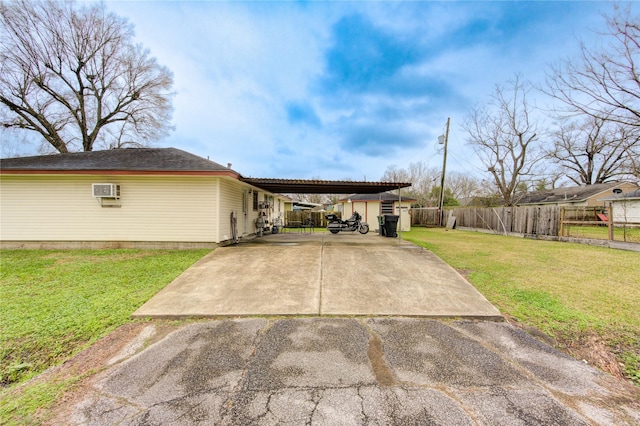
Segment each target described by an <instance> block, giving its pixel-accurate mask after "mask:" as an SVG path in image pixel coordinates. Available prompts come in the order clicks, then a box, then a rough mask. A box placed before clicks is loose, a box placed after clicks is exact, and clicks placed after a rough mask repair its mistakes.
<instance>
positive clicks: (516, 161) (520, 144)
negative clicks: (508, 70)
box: [462, 76, 541, 205]
mask: <svg viewBox="0 0 640 426" xmlns="http://www.w3.org/2000/svg"><path fill="white" fill-rule="evenodd" d="M509 83H510V87H509V88H508V89H506V88H503V87H501V86H496V90H495V94H494V95H493V97H492V100H491V101H490V102H489V104H488V105H487V106H486V107H484V108H474V109H472V110H471V112H470V114H469V115H468V116H467V118H466V119H465V121H464V123H463V124H462V127H463V129H464V130H466V131H467V133H468V135H469V136H468V139H467V142H468V143H469V144H470V145H471V146H473V148H474V149H475V152H476V154H477V155H478V158H479V159H480V161H481V162H482V163H483V165H484V166H485V167H486V168H487V171H488V172H489V173H490V174H491V176H492V178H493V182H494V183H495V185H496V188H497V190H498V191H499V193H500V194H501V195H502V197H503V199H504V202H505V204H506V205H513V204H515V203H516V202H517V199H516V197H515V195H516V192H517V189H518V184H519V183H520V182H521V181H523V180H530V179H531V175H532V174H533V172H534V167H535V165H536V163H538V162H539V161H540V159H541V156H540V152H539V150H540V147H539V142H540V140H539V139H540V138H539V133H538V130H537V125H536V122H535V120H534V119H533V118H532V117H531V112H532V110H533V107H532V106H531V105H529V103H528V102H527V93H528V92H529V91H530V85H529V84H528V83H524V82H521V81H520V78H519V76H516V78H515V79H514V80H513V81H510V82H509Z"/></svg>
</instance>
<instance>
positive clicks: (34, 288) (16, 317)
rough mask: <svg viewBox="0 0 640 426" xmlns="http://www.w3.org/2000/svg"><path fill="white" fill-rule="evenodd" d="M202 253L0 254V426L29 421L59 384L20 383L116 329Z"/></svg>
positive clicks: (62, 386)
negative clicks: (10, 393) (13, 393)
mask: <svg viewBox="0 0 640 426" xmlns="http://www.w3.org/2000/svg"><path fill="white" fill-rule="evenodd" d="M208 252H209V250H183V251H177V250H174V251H171V250H68V251H65V250H15V251H8V250H3V251H2V252H0V255H1V257H0V266H1V268H0V299H2V303H1V304H0V323H1V324H2V326H1V327H0V376H1V385H2V387H3V388H5V390H3V391H2V392H1V393H0V423H2V424H5V423H7V422H10V419H12V418H20V419H22V420H21V421H18V422H17V423H22V422H23V421H24V419H26V418H30V416H32V415H33V413H34V410H35V409H37V408H38V407H42V406H46V405H48V404H50V403H51V402H52V401H53V400H55V398H56V396H57V395H59V394H60V393H61V392H62V391H63V390H64V389H65V388H67V387H68V386H71V385H73V380H71V381H69V382H67V383H49V384H46V383H45V384H38V385H37V386H34V387H26V388H25V390H24V392H22V395H23V396H24V400H22V401H21V400H18V401H16V400H15V399H13V400H12V401H8V399H9V398H4V394H5V392H6V391H7V388H9V389H11V387H15V385H16V384H20V383H24V382H25V381H26V380H28V379H29V378H31V377H33V376H34V375H37V374H39V373H41V372H42V371H44V370H46V369H47V368H49V367H51V366H55V365H59V364H60V363H62V362H63V361H64V360H66V359H68V358H69V357H71V356H73V355H74V354H76V353H78V352H79V351H80V350H82V349H84V348H86V347H87V346H89V345H90V344H92V343H93V342H95V341H96V340H98V339H99V338H101V337H103V336H105V335H106V334H108V333H109V332H110V331H112V330H113V329H115V328H116V327H118V326H120V325H122V324H125V323H127V322H130V321H132V320H131V319H130V315H131V313H132V312H134V311H135V310H136V309H137V308H138V307H139V306H140V305H142V303H144V302H145V301H147V300H148V299H149V298H150V297H151V296H152V295H153V294H155V293H156V292H157V291H158V290H160V289H161V288H163V287H164V286H166V285H167V284H168V283H169V282H171V281H172V280H173V279H174V278H175V277H176V276H178V275H179V274H180V273H181V272H182V271H184V270H185V269H186V268H187V267H189V266H190V265H191V264H193V263H194V262H195V261H196V260H198V259H199V258H201V257H202V256H204V255H205V254H206V253H208Z"/></svg>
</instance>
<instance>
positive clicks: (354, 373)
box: [52, 235, 640, 426]
mask: <svg viewBox="0 0 640 426" xmlns="http://www.w3.org/2000/svg"><path fill="white" fill-rule="evenodd" d="M258 314H271V315H280V314H283V315H294V314H305V315H312V316H314V317H313V318H286V319H282V318H240V319H238V318H234V319H223V320H221V319H217V320H207V321H206V322H197V323H191V322H187V323H182V324H179V325H175V326H174V327H175V328H177V330H176V331H173V332H172V333H170V334H168V335H166V336H164V337H163V336H162V335H163V332H162V327H163V326H162V325H159V324H160V323H163V322H160V321H157V322H152V323H150V324H149V325H146V326H145V327H144V329H142V330H141V331H140V332H139V335H138V337H136V338H135V339H133V340H131V342H130V343H129V344H127V345H125V346H124V347H122V348H121V349H119V348H114V349H113V356H112V355H111V354H109V356H112V357H111V359H110V360H109V361H108V362H107V365H105V366H104V367H103V368H97V369H98V370H100V371H101V372H100V374H98V375H96V376H93V377H91V378H89V379H88V380H87V381H86V382H85V383H83V385H82V386H80V387H79V390H78V392H77V395H76V396H75V397H74V398H71V399H70V400H73V401H75V403H74V404H73V405H72V406H68V407H65V409H64V410H62V411H61V412H60V413H59V414H58V416H57V417H55V418H54V419H52V424H70V425H115V424H117V425H122V426H125V425H150V424H158V425H161V424H162V425H164V424H171V425H198V424H203V425H205V424H206V425H210V424H211V425H213V424H215V425H248V424H252V425H303V424H304V425H331V426H333V425H426V424H428V425H455V426H458V425H590V424H591V425H593V424H598V425H600V424H603V425H609V424H610V425H636V424H640V391H639V390H638V388H636V387H634V386H632V385H629V384H627V383H625V382H623V381H620V380H617V379H614V378H613V377H610V376H607V375H605V374H604V373H602V372H600V371H598V370H596V369H595V368H593V367H590V366H589V365H587V364H585V363H584V362H580V361H577V360H575V359H572V358H569V357H567V356H566V355H563V354H562V353H560V352H558V351H556V350H555V349H553V348H552V347H550V346H548V345H546V344H544V343H541V342H540V341H538V340H536V339H535V338H533V337H531V336H530V335H528V334H526V333H525V332H523V331H522V330H520V329H518V328H516V327H514V326H512V325H510V324H507V323H505V322H498V321H494V320H496V319H500V318H501V316H500V315H499V313H498V311H497V310H496V309H495V308H494V307H493V306H492V305H491V304H489V303H488V302H487V301H486V299H485V298H484V297H482V296H481V295H480V294H479V293H478V292H477V291H475V289H474V288H473V287H472V286H470V285H469V284H468V283H467V282H466V281H465V280H464V279H463V278H462V277H461V276H460V275H458V274H457V273H456V272H455V271H454V270H452V269H451V268H450V267H448V266H447V265H446V264H444V263H443V262H442V261H440V260H439V259H438V258H437V257H436V256H434V255H432V254H431V253H429V252H428V251H426V250H423V249H420V248H417V247H415V246H412V245H410V244H407V243H402V242H399V241H398V240H396V239H387V238H382V237H378V236H375V235H369V236H359V235H353V236H352V235H271V236H268V237H265V238H261V239H256V240H254V241H253V242H251V243H247V244H241V245H239V246H235V247H226V248H220V249H216V250H215V251H214V252H213V253H211V254H210V255H208V256H206V257H205V258H204V259H202V260H201V261H200V262H198V263H197V264H196V265H194V266H193V267H192V268H190V269H189V270H188V271H186V272H185V273H184V274H183V275H181V276H180V277H179V278H177V279H176V280H175V281H174V282H173V283H171V284H170V285H169V286H168V287H166V288H165V289H164V290H162V291H161V292H160V293H158V295H156V296H155V297H154V298H153V299H151V300H150V301H149V302H148V303H147V304H145V305H144V306H143V307H141V308H140V309H139V310H138V311H137V312H136V316H143V317H148V316H151V317H154V316H155V317H184V316H194V315H203V316H217V315H258ZM343 314H344V315H348V316H349V317H347V318H333V317H330V318H329V317H318V315H343ZM351 314H355V315H362V317H356V318H353V317H351ZM378 315H385V316H386V315H393V316H392V317H380V316H378ZM407 315H411V316H419V317H429V316H432V317H438V318H439V317H466V318H474V319H459V318H458V319H455V320H454V319H446V320H436V319H429V318H406V317H404V318H403V317H402V316H407ZM487 319H489V320H491V321H487ZM142 324H144V323H142ZM158 327H159V328H160V331H158ZM156 332H157V333H158V334H159V337H158V338H154V337H153V335H154V333H156ZM98 343H99V344H97V345H96V346H98V347H107V348H109V347H110V346H109V345H108V343H105V344H104V345H100V342H98ZM101 350H102V349H100V348H98V349H96V351H97V352H99V353H100V352H101ZM117 351H119V352H117ZM116 352H117V353H116ZM105 359H107V358H105Z"/></svg>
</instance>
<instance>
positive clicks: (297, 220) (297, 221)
mask: <svg viewBox="0 0 640 426" xmlns="http://www.w3.org/2000/svg"><path fill="white" fill-rule="evenodd" d="M326 214H335V215H336V216H338V217H340V216H341V213H340V212H312V211H309V210H293V211H288V212H285V215H284V224H285V226H294V227H295V226H296V225H302V224H305V225H308V224H309V223H311V224H312V225H313V226H314V227H316V228H325V227H326V226H327V219H325V217H324V215H326Z"/></svg>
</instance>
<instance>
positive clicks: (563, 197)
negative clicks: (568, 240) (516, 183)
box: [518, 182, 622, 205]
mask: <svg viewBox="0 0 640 426" xmlns="http://www.w3.org/2000/svg"><path fill="white" fill-rule="evenodd" d="M621 183H622V182H606V183H596V184H593V185H586V186H572V187H568V188H556V189H551V190H546V191H535V192H529V193H527V194H525V195H524V197H523V198H522V199H521V200H520V201H518V204H519V205H522V204H542V203H564V202H570V203H576V202H581V201H585V200H587V199H589V198H591V197H593V196H594V195H598V194H601V193H603V192H606V191H608V190H612V189H613V188H615V187H616V186H618V185H620V184H621Z"/></svg>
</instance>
